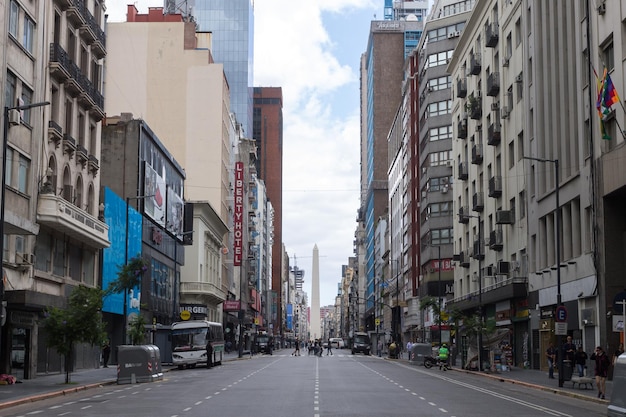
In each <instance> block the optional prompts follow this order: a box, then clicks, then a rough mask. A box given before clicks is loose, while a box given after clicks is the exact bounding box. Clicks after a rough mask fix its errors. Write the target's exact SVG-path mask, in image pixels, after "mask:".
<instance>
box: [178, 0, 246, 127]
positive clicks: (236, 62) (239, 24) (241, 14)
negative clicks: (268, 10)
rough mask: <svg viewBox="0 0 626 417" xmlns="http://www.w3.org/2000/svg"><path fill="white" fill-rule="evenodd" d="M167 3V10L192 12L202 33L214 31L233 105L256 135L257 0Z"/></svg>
mask: <svg viewBox="0 0 626 417" xmlns="http://www.w3.org/2000/svg"><path fill="white" fill-rule="evenodd" d="M177 3H180V2H179V1H175V0H171V1H169V0H168V1H167V2H166V10H167V13H183V14H185V13H188V14H190V15H192V16H193V19H194V20H195V22H196V23H197V30H198V32H211V45H210V49H211V53H212V54H213V58H214V59H215V62H218V63H220V64H223V65H224V72H225V73H226V78H227V79H228V86H229V88H230V108H231V111H232V112H233V113H235V115H236V117H237V122H238V123H239V124H240V125H241V127H242V128H243V132H244V136H245V137H251V136H250V135H251V134H252V131H251V127H252V85H253V73H252V68H254V65H253V64H254V60H253V54H254V43H253V38H254V6H253V0H202V1H196V0H187V1H186V2H184V3H185V4H184V6H180V7H178V8H177V6H176V4H177Z"/></svg>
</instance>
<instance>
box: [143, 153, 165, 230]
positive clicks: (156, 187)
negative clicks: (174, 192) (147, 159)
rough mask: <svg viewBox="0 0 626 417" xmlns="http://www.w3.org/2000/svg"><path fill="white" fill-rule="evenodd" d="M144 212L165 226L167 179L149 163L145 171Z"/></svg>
mask: <svg viewBox="0 0 626 417" xmlns="http://www.w3.org/2000/svg"><path fill="white" fill-rule="evenodd" d="M143 190H144V191H143V192H144V196H149V197H146V198H144V199H143V202H144V205H143V210H144V213H146V215H147V216H148V217H150V218H151V219H152V220H154V221H155V222H156V223H158V224H159V225H161V226H163V227H164V226H165V198H166V197H167V196H166V194H165V180H164V179H163V178H162V177H161V176H160V175H159V174H157V172H156V171H155V170H154V169H152V167H151V166H150V165H148V164H145V172H144V188H143Z"/></svg>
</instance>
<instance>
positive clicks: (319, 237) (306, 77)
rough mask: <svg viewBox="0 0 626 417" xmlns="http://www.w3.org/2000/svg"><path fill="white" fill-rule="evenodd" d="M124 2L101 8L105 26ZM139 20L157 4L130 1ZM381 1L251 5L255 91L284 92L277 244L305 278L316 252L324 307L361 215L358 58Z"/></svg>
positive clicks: (265, 0) (287, 0)
mask: <svg viewBox="0 0 626 417" xmlns="http://www.w3.org/2000/svg"><path fill="white" fill-rule="evenodd" d="M127 4H128V3H127V2H124V1H121V0H113V1H110V0H109V1H107V12H106V13H107V14H108V16H109V18H108V20H109V21H110V22H123V21H126V10H127ZM132 4H135V7H137V9H138V11H139V13H147V12H148V7H163V6H164V4H165V2H164V1H163V0H138V1H135V2H133V3H132ZM383 6H384V0H376V1H373V0H365V1H364V0H318V1H315V2H307V1H303V2H299V1H295V2H294V1H293V0H255V2H254V7H255V23H254V24H255V38H254V49H255V58H254V86H262V87H282V91H283V120H284V132H283V140H284V143H283V158H284V161H283V172H284V177H283V243H284V244H285V247H286V250H287V252H288V254H289V256H290V264H291V265H292V266H294V265H297V266H298V268H300V269H303V270H304V271H305V276H304V286H303V290H304V291H305V292H306V293H307V294H308V296H309V302H310V300H311V278H312V259H313V258H312V255H313V247H314V246H315V245H316V244H317V246H318V248H319V254H320V264H319V271H320V305H321V306H327V305H334V303H335V297H336V296H337V288H338V284H339V283H340V282H341V272H342V265H347V264H348V258H349V257H351V256H354V253H353V244H352V242H353V241H354V232H355V230H356V215H357V210H358V209H359V205H360V199H359V182H360V179H359V169H360V103H359V94H360V93H359V88H360V84H359V67H360V57H361V54H362V53H363V52H365V48H366V46H367V41H368V35H369V28H370V22H371V21H372V20H375V16H376V19H382V16H383Z"/></svg>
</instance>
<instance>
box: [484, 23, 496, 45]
mask: <svg viewBox="0 0 626 417" xmlns="http://www.w3.org/2000/svg"><path fill="white" fill-rule="evenodd" d="M499 29H500V25H499V24H498V22H491V23H489V24H488V25H487V26H486V27H485V46H486V47H487V48H495V47H496V45H498V40H499V39H500V36H499V34H498V30H499Z"/></svg>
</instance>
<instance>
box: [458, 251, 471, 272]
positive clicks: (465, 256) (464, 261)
mask: <svg viewBox="0 0 626 417" xmlns="http://www.w3.org/2000/svg"><path fill="white" fill-rule="evenodd" d="M459 264H461V266H462V267H463V268H469V266H470V257H469V251H461V253H460V254H459Z"/></svg>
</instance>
